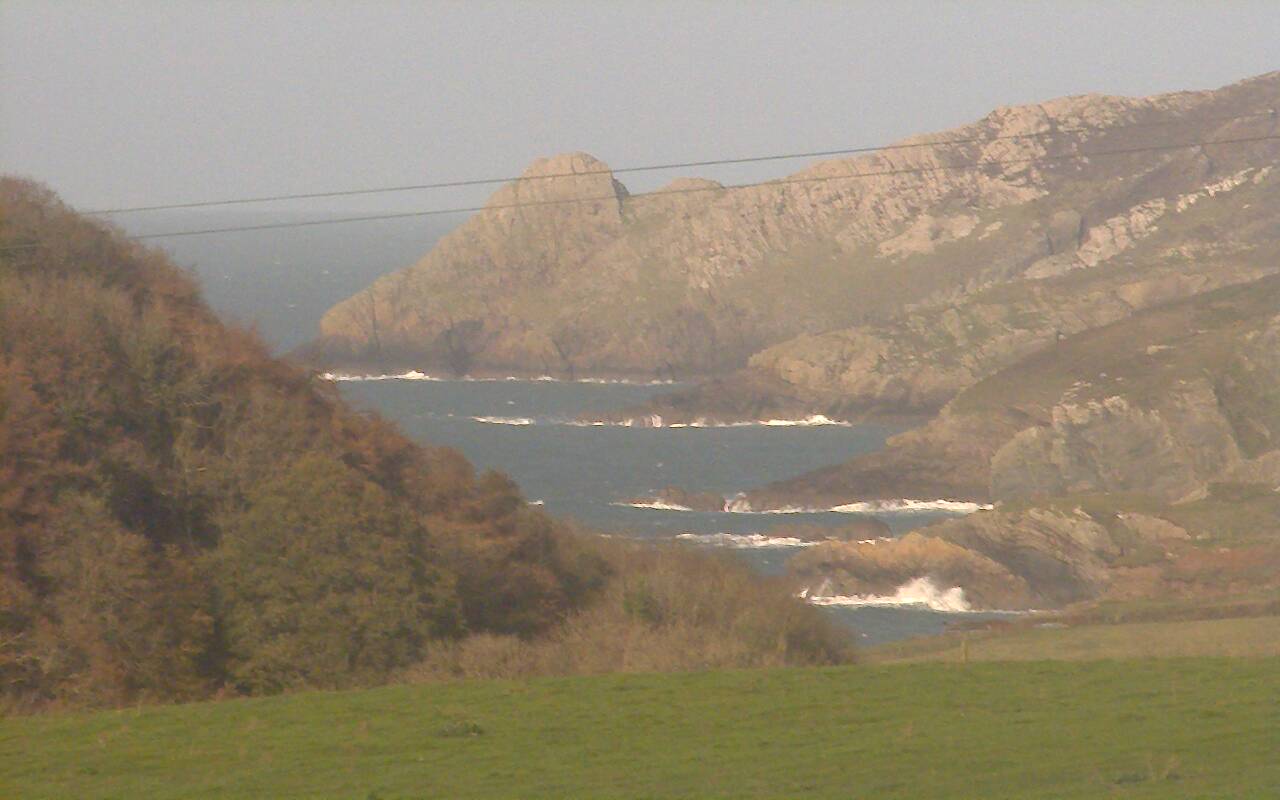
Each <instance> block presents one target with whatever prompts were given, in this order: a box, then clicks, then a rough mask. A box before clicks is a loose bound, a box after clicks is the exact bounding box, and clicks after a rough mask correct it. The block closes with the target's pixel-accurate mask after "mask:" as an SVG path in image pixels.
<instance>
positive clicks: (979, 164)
mask: <svg viewBox="0 0 1280 800" xmlns="http://www.w3.org/2000/svg"><path fill="white" fill-rule="evenodd" d="M1276 140H1280V134H1268V135H1265V136H1246V137H1241V138H1235V139H1213V140H1205V141H1197V142H1183V143H1180V144H1168V145H1145V146H1142V147H1125V148H1118V149H1113V150H1095V151H1092V152H1087V153H1064V154H1060V155H1056V156H1034V157H1024V158H1006V159H984V160H977V161H969V162H963V163H959V164H939V165H935V166H925V167H900V168H896V169H885V170H872V171H868V172H852V173H850V174H848V175H818V176H811V177H803V178H800V177H797V178H779V179H775V180H770V181H758V182H754V183H739V184H731V185H727V186H718V185H717V186H690V187H684V188H680V189H658V190H655V191H652V192H638V193H636V194H633V195H630V196H629V197H631V198H641V197H664V196H668V195H685V194H697V193H703V192H722V191H731V190H734V189H746V188H751V187H761V186H791V185H796V184H806V183H828V182H832V181H846V180H861V179H864V178H874V177H883V176H894V175H915V174H923V173H932V172H958V171H963V170H969V169H984V168H986V167H994V166H1008V165H1011V164H1046V163H1054V162H1061V161H1071V160H1083V159H1090V158H1101V157H1106V156H1120V155H1133V154H1137V153H1151V152H1161V151H1170V150H1184V149H1188V148H1195V147H1215V146H1221V145H1239V144H1255V143H1258V142H1268V141H1276ZM616 199H617V197H616V196H615V195H595V196H588V197H570V198H556V199H549V200H532V201H526V202H520V203H491V204H489V205H480V206H466V207H458V208H434V209H427V210H423V211H403V212H398V213H392V214H369V215H361V216H350V217H329V218H325V219H315V220H302V221H295V222H272V223H264V224H261V225H235V226H230V227H222V228H202V229H198V230H180V231H168V232H164V233H147V234H140V235H135V236H129V237H127V238H130V239H139V240H141V239H164V238H169V237H175V236H200V235H205V234H219V233H237V232H241V231H263V230H274V229H278V228H305V227H311V226H316V225H338V224H343V223H350V222H374V221H377V220H393V219H410V218H414V217H432V216H440V215H444V214H462V213H472V212H477V211H486V210H490V211H492V210H501V209H512V208H537V207H546V206H559V205H569V204H573V203H599V202H608V201H613V200H616Z"/></svg>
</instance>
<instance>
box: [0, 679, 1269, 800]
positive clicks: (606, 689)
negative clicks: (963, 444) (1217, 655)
mask: <svg viewBox="0 0 1280 800" xmlns="http://www.w3.org/2000/svg"><path fill="white" fill-rule="evenodd" d="M1277 666H1278V665H1277V662H1276V659H1274V658H1257V659H1204V658H1202V659H1168V660H1152V659H1145V660H1132V661H1115V660H1106V661H1093V662H1074V663H1057V664H1055V663H1052V662H1035V663H1011V662H1005V663H989V664H969V665H961V664H957V663H950V664H918V665H908V666H889V667H855V668H839V669H823V670H816V669H792V670H769V671H727V672H702V673H692V674H683V675H635V676H610V677H600V678H575V679H567V680H564V679H562V680H541V681H527V682H510V681H495V682H478V681H467V682H459V683H454V684H448V685H434V686H400V687H390V688H385V689H377V690H372V691H365V692H340V693H303V694H296V695H291V696H287V697H279V698H265V699H260V700H247V701H236V702H230V703H216V704H194V705H184V706H175V707H169V708H158V709H144V710H140V711H134V710H128V711H119V712H110V713H99V714H93V715H74V716H71V715H67V716H49V717H44V718H38V719H20V720H8V721H0V792H3V793H5V794H6V795H9V796H15V797H23V798H29V800H36V798H62V797H77V798H83V799H84V800H90V799H91V798H107V797H121V796H125V797H130V798H137V800H159V798H199V797H220V798H233V797H243V798H260V797H273V798H282V799H283V798H304V797H306V798H311V797H324V798H374V797H377V798H385V800H406V799H407V798H413V797H452V798H471V797H510V796H520V797H547V798H560V797H814V798H819V797H822V798H826V797H829V798H846V797H849V796H851V795H855V796H856V795H865V796H869V797H877V798H920V797H930V798H950V797H954V798H970V797H990V798H997V797H998V798H1004V797H1039V798H1096V797H1106V796H1112V795H1116V796H1122V797H1130V798H1171V797H1266V796H1270V795H1272V794H1274V791H1275V789H1276V787H1277V786H1280V763H1278V762H1277V761H1276V759H1275V757H1274V756H1275V749H1276V746H1277V744H1278V743H1280V742H1278V741H1277V727H1276V726H1277V719H1276V706H1275V697H1276V692H1277V690H1278V689H1280V686H1278V685H1277V680H1278V679H1277V675H1278V674H1280V673H1278V672H1277ZM175 743H179V744H176V745H175Z"/></svg>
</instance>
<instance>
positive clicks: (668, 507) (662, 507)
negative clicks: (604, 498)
mask: <svg viewBox="0 0 1280 800" xmlns="http://www.w3.org/2000/svg"><path fill="white" fill-rule="evenodd" d="M609 505H611V506H619V507H621V508H644V509H649V510H650V511H693V509H692V508H689V507H688V506H682V505H679V504H677V503H667V502H664V501H662V500H636V501H633V502H629V503H628V502H623V501H618V502H614V503H610V504H609Z"/></svg>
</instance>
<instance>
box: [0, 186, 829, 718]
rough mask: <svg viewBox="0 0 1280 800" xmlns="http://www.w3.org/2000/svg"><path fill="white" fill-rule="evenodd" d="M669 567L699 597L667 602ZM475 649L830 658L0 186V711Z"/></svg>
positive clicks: (546, 658)
mask: <svg viewBox="0 0 1280 800" xmlns="http://www.w3.org/2000/svg"><path fill="white" fill-rule="evenodd" d="M691 571H693V572H697V573H698V574H701V575H713V576H715V579H714V580H713V581H712V582H711V584H709V585H714V586H715V587H716V591H718V592H719V594H720V595H722V599H716V598H711V599H708V598H706V597H702V596H701V595H699V593H698V592H681V591H677V590H676V589H675V588H673V587H675V586H681V585H683V584H684V583H686V582H687V578H686V576H687V574H689V573H690V572H691ZM624 578H625V579H626V580H630V581H633V582H634V581H638V582H639V583H638V584H635V583H632V584H627V585H626V586H624V585H622V583H623V579H624ZM686 597H688V598H689V603H688V604H686V603H684V599H685V598H686ZM731 603H732V604H734V605H735V606H736V607H730V605H729V604H731ZM693 606H696V610H691V608H693ZM569 621H572V624H571V625H570V624H568V622H569ZM615 639H616V640H619V641H622V642H626V643H628V647H627V648H623V649H614V650H610V649H609V648H608V647H605V646H604V645H603V643H605V642H609V641H613V640H615ZM486 648H487V649H486ZM500 652H505V653H508V654H509V655H511V654H516V653H518V654H521V655H522V658H523V659H524V660H523V661H515V662H511V661H510V660H509V661H508V662H507V663H505V664H500V665H498V666H501V667H502V668H506V669H523V670H526V671H544V672H553V673H554V672H573V671H609V670H612V669H628V668H630V669H643V668H649V669H663V668H674V667H685V668H688V667H690V666H710V665H717V664H718V665H742V666H745V665H748V664H752V663H775V664H783V663H791V662H800V663H807V662H812V663H822V662H827V661H836V660H840V659H842V658H844V657H845V655H846V649H845V648H844V645H843V641H842V639H841V638H840V637H839V636H838V635H837V634H835V633H834V632H833V631H831V630H829V629H828V628H827V627H825V625H824V624H823V621H822V620H821V619H820V618H819V616H818V614H817V613H816V612H814V611H812V610H810V609H807V608H805V607H804V606H803V604H802V603H800V602H799V601H797V600H795V599H793V598H791V597H789V595H787V593H786V592H785V590H783V589H781V588H777V587H764V586H761V585H758V584H757V583H755V582H753V581H752V580H751V579H750V577H749V576H748V575H747V574H746V571H745V569H741V568H737V567H734V566H732V565H730V564H727V563H722V562H719V561H715V560H712V559H699V558H697V557H696V556H694V555H693V554H692V553H689V552H683V551H682V552H680V553H662V552H656V551H655V552H648V551H645V552H641V551H639V550H633V549H628V548H626V547H622V546H608V545H606V544H605V543H603V542H602V541H600V540H598V539H597V538H596V537H588V536H578V535H575V534H574V533H573V532H571V531H570V530H569V529H568V528H567V527H566V526H565V525H563V524H562V523H559V522H557V521H555V520H553V519H551V518H549V517H547V516H546V515H544V514H543V513H541V512H540V511H539V510H537V509H536V508H532V507H530V506H529V505H528V504H527V503H526V502H525V500H524V499H523V497H522V496H521V494H520V492H519V490H518V488H517V487H516V486H515V485H514V484H513V483H512V482H511V481H510V480H509V479H508V478H506V477H505V476H503V475H501V474H498V473H486V474H483V475H479V476H477V475H476V474H474V471H473V470H472V468H471V466H470V465H469V464H468V463H467V462H466V460H465V459H463V458H462V457H461V456H460V455H459V454H457V453H456V452H452V451H449V450H444V449H435V448H428V447H421V446H419V445H416V444H414V443H413V442H411V441H409V440H408V439H407V438H405V437H404V436H403V435H402V434H401V433H400V432H399V431H397V430H396V429H395V428H393V427H392V426H391V425H389V424H387V423H386V422H383V421H381V420H380V419H378V418H376V417H373V416H370V415H367V414H363V413H358V412H356V411H354V410H352V409H350V408H348V407H347V406H346V405H345V404H344V403H343V402H342V401H341V400H340V399H339V398H338V396H337V394H336V392H335V391H334V389H333V387H332V385H331V384H329V383H328V382H325V381H321V380H319V379H317V378H316V377H314V376H313V375H311V374H309V373H307V372H304V371H302V370H300V369H298V368H296V367H294V366H291V365H289V364H286V363H284V362H282V361H278V360H274V359H272V358H270V357H269V355H268V353H267V349H266V347H265V346H264V345H263V343H262V342H261V341H260V340H259V339H258V338H257V337H256V336H255V335H253V334H251V333H248V332H246V331H243V330H237V329H234V328H231V327H228V326H226V325H224V324H223V323H221V322H220V321H219V320H218V319H217V318H216V317H215V316H214V315H213V314H212V313H211V312H210V311H209V309H208V308H207V307H206V305H205V303H204V301H203V300H202V299H201V296H200V292H199V290H198V289H197V287H196V285H195V284H194V283H193V281H192V280H191V279H190V278H189V277H188V276H187V275H186V274H185V273H183V272H181V271H180V270H178V269H177V268H175V267H174V266H173V265H172V264H171V263H170V262H169V261H168V259H167V258H166V257H165V256H164V255H163V254H162V253H160V252H159V251H155V250H150V249H147V248H145V247H143V246H141V245H139V244H137V243H135V242H131V241H128V240H126V239H125V238H123V237H122V236H121V235H120V234H118V233H117V232H114V231H112V230H109V229H107V228H104V227H103V226H101V225H100V224H98V223H96V222H92V221H90V220H88V219H86V218H84V217H81V216H79V215H77V214H75V213H74V212H72V211H70V210H69V209H67V208H66V207H65V206H63V205H62V204H61V203H60V202H59V201H58V200H57V199H56V198H55V197H54V196H53V195H52V194H51V193H50V192H48V191H47V190H44V189H42V188H40V187H38V186H36V185H34V184H32V183H30V182H27V181H23V180H18V179H13V178H2V179H0V702H3V703H4V704H5V705H6V706H12V707H14V708H29V707H38V706H45V705H48V704H63V705H118V704H126V703H134V702H144V701H158V700H180V699H191V698H201V697H208V696H210V695H213V694H215V693H220V694H225V693H231V694H237V693H244V694H259V693H273V692H278V691H284V690H293V689H298V688H302V687H324V688H335V687H346V686H363V685H371V684H377V683H381V682H385V681H387V680H390V679H393V678H395V677H397V676H399V675H401V674H402V673H403V672H404V671H405V670H406V669H408V668H410V667H414V668H421V669H437V670H439V671H447V670H448V669H450V668H451V665H452V666H457V665H461V667H465V668H477V669H478V668H481V667H489V668H492V667H494V664H486V663H485V661H486V658H485V656H486V654H487V655H488V656H489V659H488V660H489V661H494V662H495V663H496V661H497V659H496V654H497V653H500ZM549 654H554V655H555V656H556V657H557V658H556V659H552V658H551V657H550V655H549ZM588 656H589V658H588ZM429 659H435V660H434V661H431V662H430V663H431V664H432V665H433V666H430V667H425V666H422V665H423V664H424V662H426V661H428V660H429ZM468 659H471V662H480V663H479V665H477V666H472V667H468V666H467V665H468V664H469V663H471V662H469V661H468ZM461 667H460V668H461Z"/></svg>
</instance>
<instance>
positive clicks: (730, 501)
mask: <svg viewBox="0 0 1280 800" xmlns="http://www.w3.org/2000/svg"><path fill="white" fill-rule="evenodd" d="M610 505H614V506H626V507H630V508H646V509H650V510H653V511H694V509H692V508H689V507H687V506H682V505H679V504H676V503H668V502H665V501H663V500H658V499H654V500H634V501H618V502H614V503H610ZM994 508H995V506H993V505H990V504H986V503H973V502H969V501H967V500H944V499H943V500H911V499H902V500H868V501H864V502H856V503H844V504H841V505H835V506H829V507H827V508H815V507H811V506H783V507H781V508H761V509H754V508H752V507H751V505H750V503H748V502H747V501H746V500H743V499H741V498H740V497H730V498H727V499H726V500H725V507H724V509H723V510H722V511H708V512H699V513H709V514H754V515H773V514H861V515H864V516H865V515H871V514H918V513H923V512H938V513H944V514H957V515H964V514H972V513H974V512H977V511H991V510H992V509H994Z"/></svg>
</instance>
